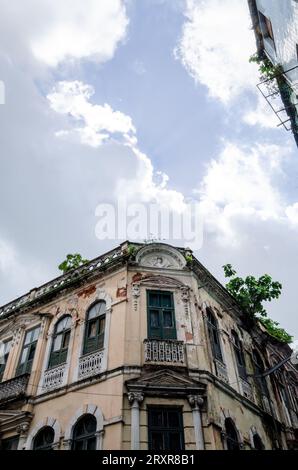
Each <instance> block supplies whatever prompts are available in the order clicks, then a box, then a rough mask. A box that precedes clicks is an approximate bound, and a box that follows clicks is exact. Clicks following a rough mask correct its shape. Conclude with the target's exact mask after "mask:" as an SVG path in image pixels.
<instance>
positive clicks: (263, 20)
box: [258, 10, 276, 50]
mask: <svg viewBox="0 0 298 470" xmlns="http://www.w3.org/2000/svg"><path fill="white" fill-rule="evenodd" d="M258 15H259V23H260V29H261V33H262V36H263V39H265V40H266V41H268V42H269V43H270V45H271V47H273V48H274V50H276V47H275V38H274V32H273V26H272V21H271V20H270V18H268V16H266V15H264V13H262V12H261V11H260V10H258Z"/></svg>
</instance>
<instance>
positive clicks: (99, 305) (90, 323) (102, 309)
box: [83, 300, 106, 354]
mask: <svg viewBox="0 0 298 470" xmlns="http://www.w3.org/2000/svg"><path fill="white" fill-rule="evenodd" d="M105 313H106V303H105V301H104V300H100V301H99V302H96V304H94V305H93V306H92V307H91V308H90V309H89V310H88V312H87V318H86V328H85V338H84V348H83V354H89V353H91V352H93V351H97V350H98V349H101V348H103V345H104V335H105V321H106V315H105Z"/></svg>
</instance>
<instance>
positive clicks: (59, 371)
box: [42, 363, 66, 392]
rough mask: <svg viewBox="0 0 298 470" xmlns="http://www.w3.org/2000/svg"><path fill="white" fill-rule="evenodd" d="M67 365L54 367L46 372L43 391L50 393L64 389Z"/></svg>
mask: <svg viewBox="0 0 298 470" xmlns="http://www.w3.org/2000/svg"><path fill="white" fill-rule="evenodd" d="M65 374H66V363H65V364H60V365H59V366H56V367H52V368H51V369H48V370H46V371H45V372H44V377H43V384H42V390H43V392H50V391H51V390H55V389H56V388H59V387H62V386H63V385H64V382H65Z"/></svg>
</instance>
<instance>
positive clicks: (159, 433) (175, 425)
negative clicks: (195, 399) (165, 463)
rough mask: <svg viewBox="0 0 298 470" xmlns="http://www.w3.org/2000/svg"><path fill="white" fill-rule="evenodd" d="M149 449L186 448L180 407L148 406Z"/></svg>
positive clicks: (174, 449) (178, 449)
mask: <svg viewBox="0 0 298 470" xmlns="http://www.w3.org/2000/svg"><path fill="white" fill-rule="evenodd" d="M148 434H149V436H148V438H149V450H152V451H177V452H179V451H181V450H184V433H183V418H182V410H181V409H180V408H168V407H156V408H155V407H148Z"/></svg>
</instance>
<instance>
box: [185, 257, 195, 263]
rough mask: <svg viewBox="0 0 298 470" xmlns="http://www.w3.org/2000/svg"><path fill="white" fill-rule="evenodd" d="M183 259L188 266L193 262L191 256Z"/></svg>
mask: <svg viewBox="0 0 298 470" xmlns="http://www.w3.org/2000/svg"><path fill="white" fill-rule="evenodd" d="M185 259H186V261H187V263H188V264H191V263H192V262H193V256H192V255H185Z"/></svg>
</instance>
